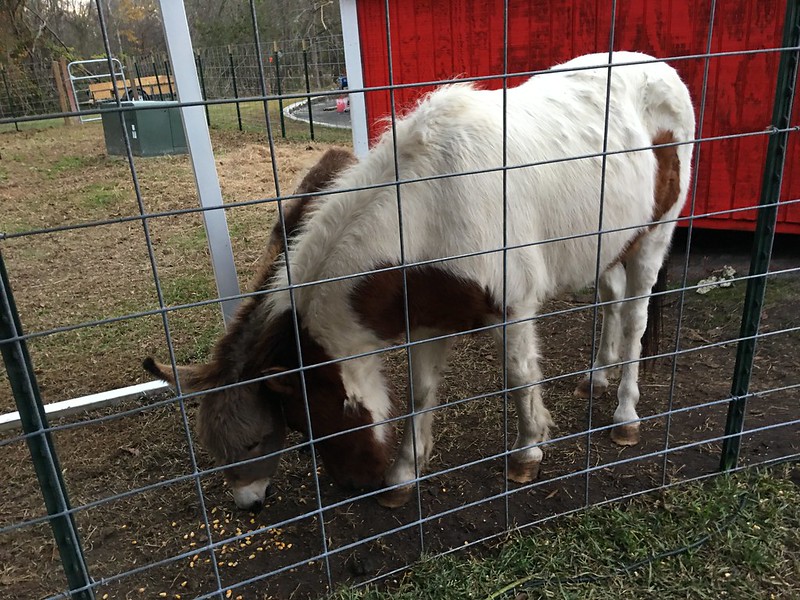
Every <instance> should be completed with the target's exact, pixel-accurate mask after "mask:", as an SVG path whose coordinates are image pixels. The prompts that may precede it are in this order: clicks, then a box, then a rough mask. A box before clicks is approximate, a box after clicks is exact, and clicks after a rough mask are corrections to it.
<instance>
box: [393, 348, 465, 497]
mask: <svg viewBox="0 0 800 600" xmlns="http://www.w3.org/2000/svg"><path fill="white" fill-rule="evenodd" d="M451 347H452V338H448V339H445V340H436V341H433V342H428V343H426V344H420V345H417V346H412V348H411V374H412V388H411V390H409V394H411V393H413V394H414V396H413V398H414V409H415V412H418V411H422V410H425V409H428V408H432V407H434V406H436V404H437V403H438V400H437V396H436V389H437V388H438V386H439V380H440V379H441V374H442V370H443V368H444V366H445V364H446V363H447V357H448V355H449V353H450V348H451ZM410 409H411V403H410V401H409V410H410ZM432 424H433V412H432V411H427V412H423V413H422V414H416V415H410V416H409V417H408V418H407V419H406V424H405V430H404V432H403V440H402V442H401V444H400V450H399V452H398V454H397V458H396V460H395V462H394V464H393V465H392V467H391V468H390V469H389V471H388V472H387V473H386V485H387V486H393V485H400V484H403V483H406V482H413V481H414V480H415V479H416V478H417V476H418V475H417V474H418V473H421V472H422V470H423V468H424V467H425V465H426V463H427V462H428V459H429V458H430V455H431V451H432V450H433V435H432V432H431V428H432ZM413 490H414V486H413V485H404V486H402V487H397V488H394V489H391V490H387V491H386V492H384V493H382V494H381V495H380V496H378V502H379V503H380V504H381V505H382V506H386V507H388V508H397V507H399V506H402V505H403V504H405V503H406V502H408V500H409V498H410V497H411V494H412V492H413Z"/></svg>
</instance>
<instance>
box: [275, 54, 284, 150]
mask: <svg viewBox="0 0 800 600" xmlns="http://www.w3.org/2000/svg"><path fill="white" fill-rule="evenodd" d="M272 55H273V57H274V60H275V80H276V86H277V88H278V109H279V110H280V118H281V137H283V138H285V137H286V123H285V122H284V120H283V98H282V97H281V96H282V94H283V92H282V91H281V63H280V52H278V42H272Z"/></svg>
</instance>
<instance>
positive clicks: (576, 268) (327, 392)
mask: <svg viewBox="0 0 800 600" xmlns="http://www.w3.org/2000/svg"><path fill="white" fill-rule="evenodd" d="M608 59H609V56H608V55H607V54H594V55H587V56H582V57H579V58H576V59H573V60H572V61H569V62H567V63H564V64H562V65H559V66H556V67H554V68H552V69H551V70H550V71H547V72H544V73H541V74H537V75H535V76H533V77H531V78H529V79H528V80H527V81H525V82H524V83H522V84H521V85H519V86H517V87H514V88H511V89H508V90H507V91H506V92H505V98H504V92H503V91H502V90H482V89H477V88H476V87H475V86H473V85H470V84H465V83H457V84H454V85H448V86H444V87H441V88H439V89H437V90H435V91H433V92H432V93H430V94H428V95H427V96H425V97H424V98H423V99H421V100H420V101H419V103H418V104H417V105H416V106H415V107H414V108H413V109H412V110H411V111H410V112H409V113H408V114H406V115H405V116H403V117H402V118H400V119H399V120H398V121H397V122H396V124H395V126H394V127H393V128H392V129H390V130H387V131H386V132H385V133H384V134H383V136H382V137H381V139H380V140H379V141H378V143H377V144H376V145H375V146H374V147H373V148H372V149H371V150H370V151H369V153H368V154H367V155H366V156H365V157H364V158H362V159H361V160H360V161H359V162H358V163H356V164H353V165H352V166H349V167H348V168H346V169H345V170H343V171H342V172H341V173H340V174H338V175H337V176H336V177H335V178H334V180H333V181H332V182H331V184H330V185H328V186H327V187H326V189H325V191H326V196H325V197H326V199H325V201H324V202H315V203H313V204H312V205H311V206H310V207H309V208H308V210H307V212H306V213H305V214H304V216H303V218H302V219H301V221H300V224H299V226H298V229H297V233H296V235H295V236H294V237H293V239H292V241H291V243H290V247H289V248H288V251H287V252H286V253H285V257H284V258H280V259H279V260H278V261H277V262H276V263H275V266H274V275H273V276H272V278H271V279H270V281H269V283H268V284H267V286H266V291H268V292H269V293H268V294H267V295H265V296H263V298H261V299H260V300H259V301H257V302H254V303H251V304H252V306H251V307H250V310H249V311H244V312H245V314H244V315H243V316H242V319H240V320H238V319H237V322H236V323H234V325H233V326H232V328H231V330H230V331H229V332H228V334H226V336H225V337H224V338H223V339H222V340H221V341H220V342H219V343H218V345H217V348H216V349H215V352H214V355H213V357H212V360H211V362H210V363H209V364H207V365H199V366H192V367H184V368H182V369H181V370H180V371H179V373H178V375H179V377H180V378H181V384H182V387H183V388H184V389H189V390H208V389H212V390H213V388H216V387H219V386H224V385H229V384H232V383H240V382H247V381H249V380H251V379H255V380H256V381H255V382H251V383H244V384H242V385H237V386H234V387H227V388H225V389H224V390H221V391H216V392H213V391H212V393H211V394H210V395H209V396H207V397H206V398H204V399H203V401H202V403H201V423H203V425H202V426H201V437H202V438H204V439H205V440H206V442H207V443H209V444H210V448H211V451H212V454H214V455H215V456H216V457H217V459H218V460H221V461H222V462H234V461H241V460H245V459H248V458H252V457H257V456H264V455H267V454H269V455H270V456H271V458H269V459H265V462H266V463H267V465H266V466H265V467H264V468H263V469H260V470H259V474H258V476H257V478H256V477H254V476H248V477H247V478H246V479H244V480H243V481H246V482H247V483H246V485H245V483H243V482H239V483H238V484H237V483H236V482H234V484H233V485H234V498H235V499H236V501H237V505H239V506H240V507H241V506H245V507H247V506H250V507H252V506H258V505H260V504H261V503H262V502H263V494H264V490H265V489H266V486H268V485H269V483H270V480H271V477H272V476H273V474H274V471H275V469H276V466H277V459H276V458H274V457H275V453H276V452H277V451H279V450H280V449H281V447H282V443H283V438H282V435H281V434H280V431H282V430H283V428H284V423H285V424H286V425H288V426H289V427H290V428H293V429H297V430H299V431H302V432H304V433H306V434H307V435H309V436H310V437H311V439H312V441H313V443H314V447H315V448H316V449H317V450H318V452H319V454H320V457H321V459H322V462H323V464H324V466H325V468H326V470H327V471H328V473H329V474H330V475H331V477H332V478H333V479H334V480H335V481H336V482H337V483H339V484H340V485H343V486H349V487H356V488H369V489H381V486H385V489H383V491H381V492H380V494H379V495H378V496H377V498H378V501H379V502H380V503H381V504H383V505H384V506H387V507H397V506H401V505H403V504H404V503H405V502H407V500H408V499H409V497H410V494H411V491H412V490H413V483H414V481H415V479H416V477H417V476H418V473H419V472H420V471H421V469H423V468H424V466H425V464H426V461H427V460H428V458H429V456H430V454H431V451H432V448H433V438H432V422H433V411H432V409H433V408H434V407H435V406H436V405H437V403H438V399H437V393H436V390H437V385H438V383H439V380H440V375H441V372H442V370H443V368H444V367H445V366H446V363H447V360H448V353H449V350H450V348H451V346H452V343H453V337H452V335H450V334H458V333H461V332H465V331H469V330H473V329H476V328H480V327H488V328H490V329H491V332H492V334H493V337H494V339H495V340H496V345H497V347H498V352H499V353H501V355H504V359H505V361H504V362H505V365H506V367H507V383H508V389H509V395H510V397H511V399H512V400H513V402H514V405H515V408H516V416H517V437H516V440H515V442H514V444H513V447H512V448H511V450H510V451H509V456H508V470H507V476H508V478H509V479H510V480H511V481H513V482H516V483H520V484H524V483H528V482H531V481H533V480H534V479H536V477H537V476H538V472H539V466H540V464H541V461H542V459H543V451H542V445H543V443H544V442H546V441H547V439H548V435H549V428H550V427H551V426H552V425H553V420H552V418H551V415H550V413H549V411H548V410H547V408H546V407H545V405H544V403H543V400H542V391H541V385H540V384H539V382H540V381H541V379H542V373H541V370H540V367H539V350H538V342H537V336H536V329H535V326H534V319H535V317H536V316H537V314H539V311H540V307H541V306H542V303H543V302H545V301H546V300H547V299H549V298H552V297H554V296H556V295H558V294H560V293H562V292H564V291H566V290H570V289H579V288H582V287H585V286H587V285H589V284H592V283H595V276H596V273H597V272H599V273H600V274H601V276H600V279H599V282H596V283H597V284H598V286H599V290H598V291H599V295H600V298H601V300H602V301H603V303H604V306H603V313H604V316H603V329H602V333H601V338H600V344H599V350H598V353H597V357H596V359H595V361H594V363H593V377H592V380H591V382H590V380H589V378H588V376H587V377H585V378H584V379H583V380H582V381H581V382H580V383H579V385H578V387H577V389H576V395H578V396H582V397H588V395H589V394H590V393H594V394H599V393H602V392H604V391H605V390H606V389H607V387H608V375H609V369H610V368H611V367H614V366H615V365H616V363H618V362H620V361H621V362H622V370H621V376H620V383H619V387H618V393H617V398H618V405H617V408H616V410H615V412H614V415H613V422H614V428H613V429H612V432H611V437H612V439H613V440H614V441H615V442H616V443H618V444H621V445H634V444H636V443H638V442H639V422H638V419H639V416H638V414H637V412H636V404H637V402H638V399H639V387H638V372H639V360H640V358H641V352H642V342H641V340H642V336H643V334H644V332H645V330H646V328H647V323H648V295H649V294H651V290H652V288H653V286H654V284H655V283H656V281H657V279H658V276H659V271H660V269H661V267H662V263H663V261H664V258H665V256H666V254H667V252H668V249H669V244H670V241H671V238H672V234H673V231H674V228H675V219H676V217H677V216H678V214H679V212H680V210H681V208H682V207H683V205H684V203H685V201H686V197H687V190H688V189H689V182H690V171H691V159H692V151H693V145H692V140H693V138H694V129H695V119H694V109H693V106H692V101H691V97H690V94H689V91H688V89H687V87H686V85H685V84H684V83H683V82H682V80H681V79H680V77H679V75H678V73H677V72H676V71H675V70H674V69H673V68H672V67H670V66H669V65H667V64H666V63H664V62H660V61H658V60H657V59H655V58H653V57H651V56H648V55H644V54H638V53H631V52H615V53H613V55H612V63H611V65H610V66H609V63H608ZM609 77H610V81H609ZM504 111H505V114H504ZM598 268H599V271H598ZM623 300H624V301H623ZM504 332H505V333H504ZM398 342H403V343H407V344H408V347H409V354H410V364H411V373H412V377H411V379H412V381H411V386H410V390H411V394H413V407H414V409H415V410H414V411H410V412H408V413H407V414H408V417H407V419H406V425H405V431H404V434H403V437H402V440H401V443H400V447H399V450H398V451H397V454H396V456H395V459H394V461H393V462H391V464H390V449H391V448H392V446H393V443H392V442H393V435H392V432H393V428H392V426H391V424H390V423H389V422H388V420H389V419H390V418H391V417H392V415H393V413H394V409H395V405H396V404H397V402H396V401H395V399H393V398H392V397H391V394H390V392H389V388H388V386H387V382H386V379H385V376H384V374H383V370H382V360H381V357H380V356H379V353H380V351H381V350H382V349H385V348H387V347H391V346H393V345H395V344H397V343H398ZM146 366H148V368H149V370H150V371H151V372H153V373H154V374H155V375H156V376H158V377H161V378H164V379H167V380H168V381H169V380H171V374H170V373H168V372H167V371H168V370H169V369H167V368H166V367H164V366H163V365H158V364H157V363H155V362H154V361H152V359H149V362H148V363H147V364H146ZM590 383H591V384H592V385H590ZM206 405H210V406H208V407H206ZM204 415H205V416H204ZM309 425H310V429H309ZM203 431H205V435H203V434H202V432H203ZM245 467H246V468H247V470H248V471H255V469H254V468H253V467H252V465H251V464H250V463H248V464H247V465H245V466H241V467H234V468H236V469H242V470H244V469H245Z"/></svg>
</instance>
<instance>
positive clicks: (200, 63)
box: [194, 53, 211, 127]
mask: <svg viewBox="0 0 800 600" xmlns="http://www.w3.org/2000/svg"><path fill="white" fill-rule="evenodd" d="M194 62H195V64H196V65H197V74H198V75H199V76H200V90H201V91H202V92H203V100H208V94H206V75H205V73H204V72H203V59H202V58H200V54H199V53H198V54H197V55H195V58H194ZM203 108H204V109H205V110H206V125H208V126H209V127H211V115H210V114H209V112H208V104H204V105H203Z"/></svg>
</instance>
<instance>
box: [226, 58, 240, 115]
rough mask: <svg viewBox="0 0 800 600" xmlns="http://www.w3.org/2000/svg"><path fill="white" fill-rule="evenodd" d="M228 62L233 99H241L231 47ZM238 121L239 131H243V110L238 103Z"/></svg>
mask: <svg viewBox="0 0 800 600" xmlns="http://www.w3.org/2000/svg"><path fill="white" fill-rule="evenodd" d="M228 62H229V63H230V65H231V79H232V80H233V97H234V98H236V99H237V100H238V99H239V87H238V86H237V85H236V66H235V65H234V64H233V52H231V47H230V46H228ZM236 119H237V120H238V121H239V131H241V130H242V109H241V107H240V106H239V103H238V102H237V103H236Z"/></svg>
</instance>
